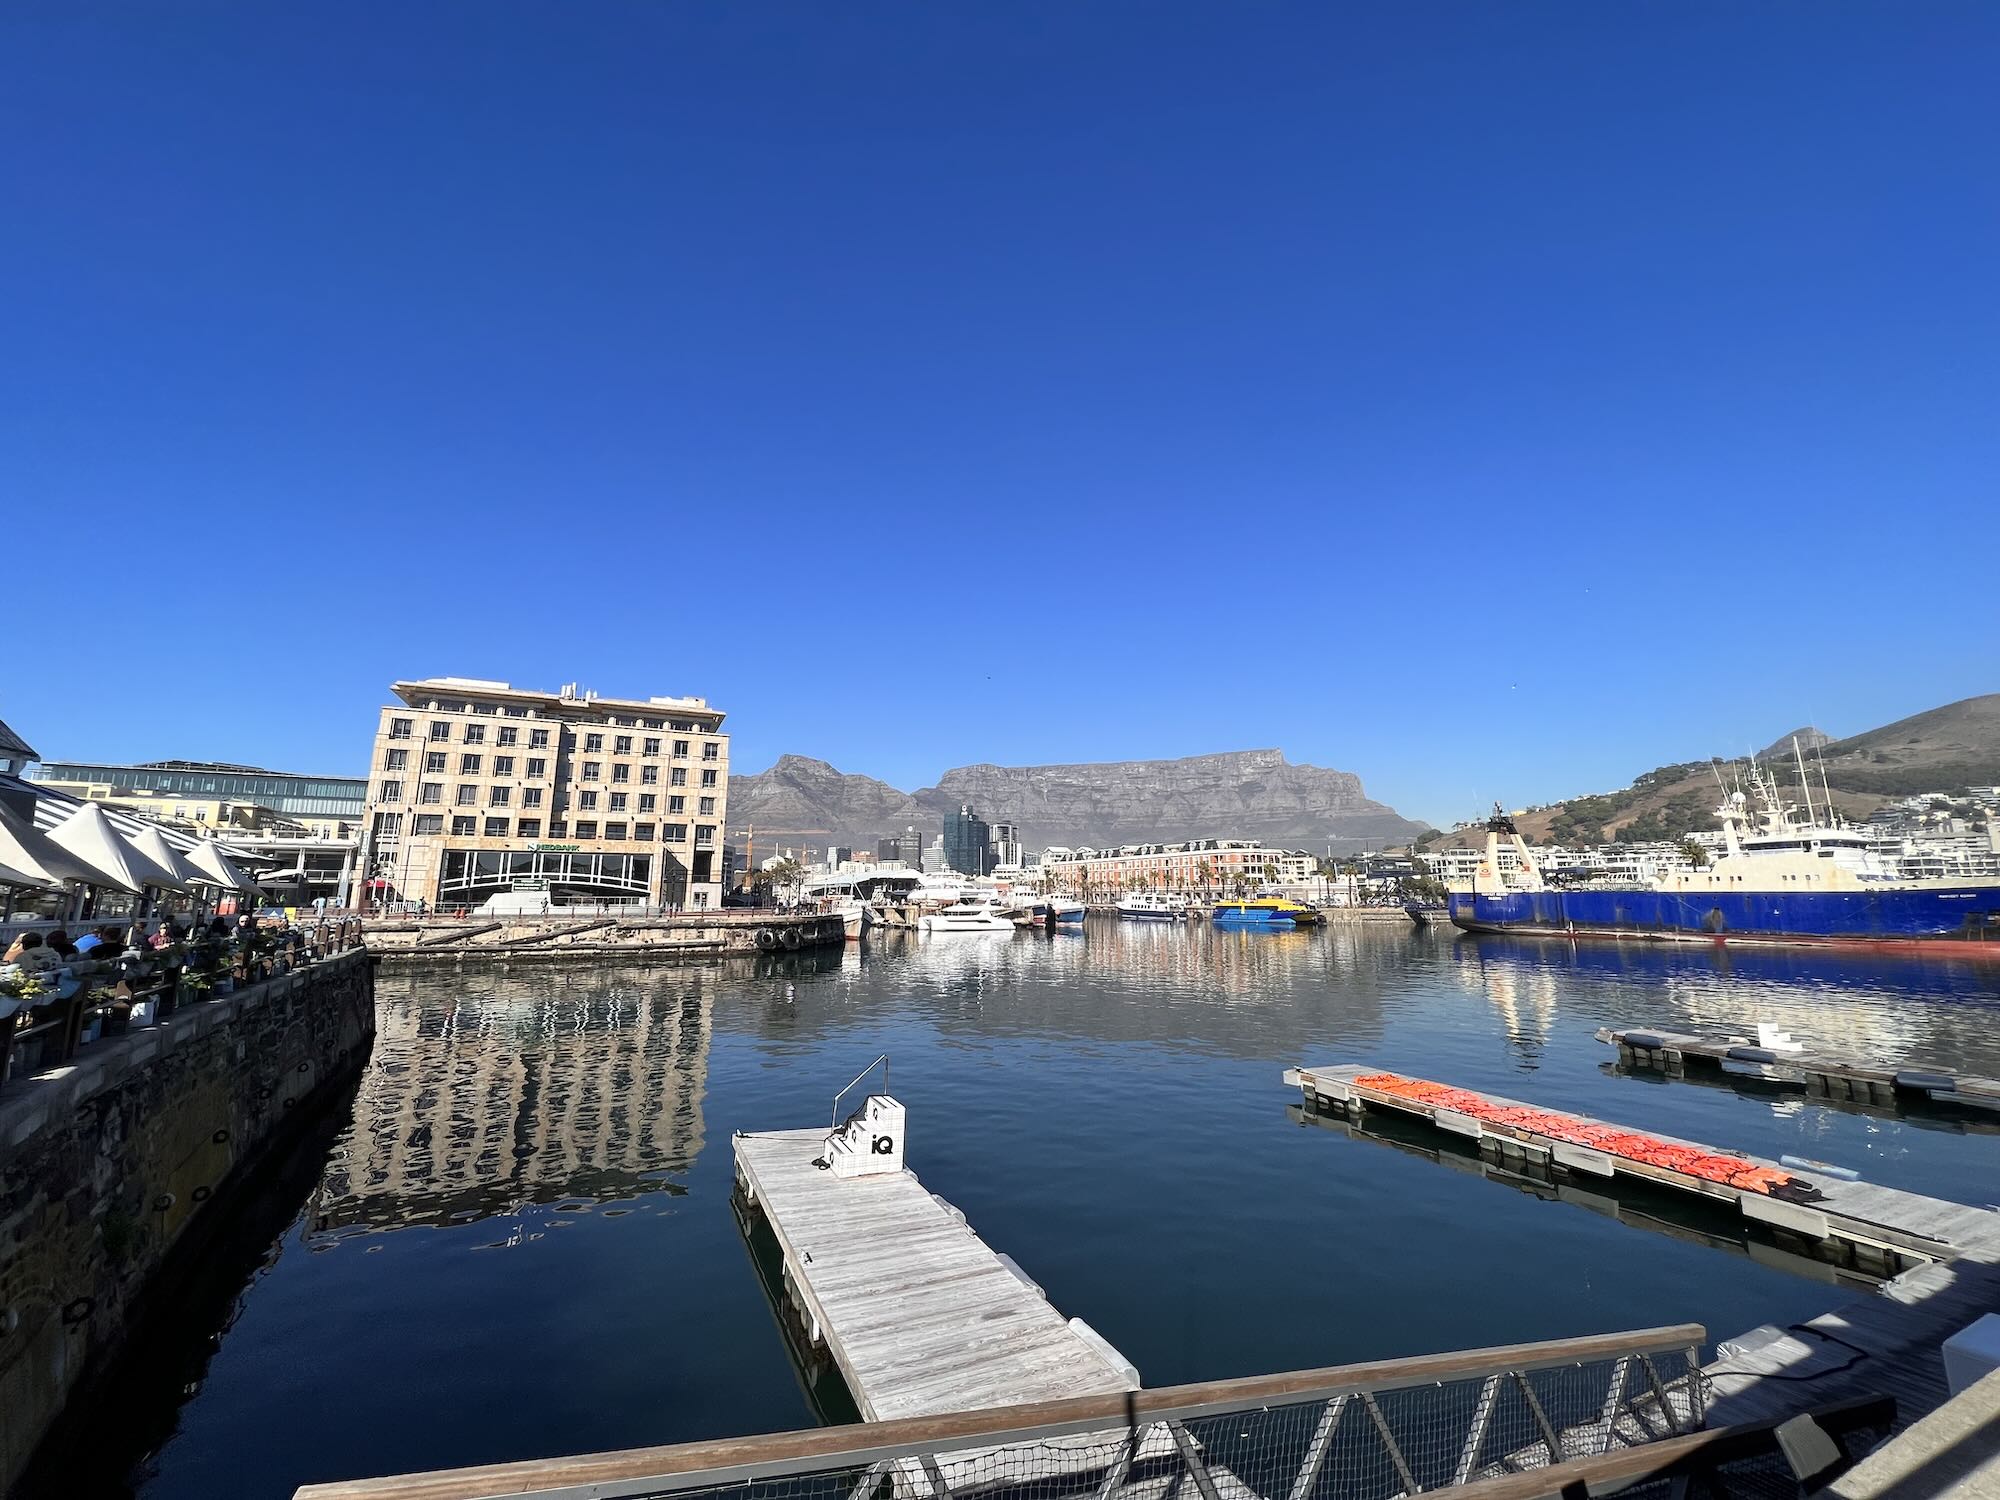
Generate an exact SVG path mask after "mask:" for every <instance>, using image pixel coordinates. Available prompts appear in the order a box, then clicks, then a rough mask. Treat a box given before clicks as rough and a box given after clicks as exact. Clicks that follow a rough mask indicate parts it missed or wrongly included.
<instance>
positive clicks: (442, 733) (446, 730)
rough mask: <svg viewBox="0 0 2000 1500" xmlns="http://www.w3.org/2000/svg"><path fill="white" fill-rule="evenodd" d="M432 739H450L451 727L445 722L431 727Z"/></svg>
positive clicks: (440, 721) (439, 722) (441, 721)
mask: <svg viewBox="0 0 2000 1500" xmlns="http://www.w3.org/2000/svg"><path fill="white" fill-rule="evenodd" d="M431 738H432V739H434V740H448V739H450V738H451V725H449V724H447V723H445V722H444V721H443V720H439V721H438V722H437V723H435V724H433V725H431Z"/></svg>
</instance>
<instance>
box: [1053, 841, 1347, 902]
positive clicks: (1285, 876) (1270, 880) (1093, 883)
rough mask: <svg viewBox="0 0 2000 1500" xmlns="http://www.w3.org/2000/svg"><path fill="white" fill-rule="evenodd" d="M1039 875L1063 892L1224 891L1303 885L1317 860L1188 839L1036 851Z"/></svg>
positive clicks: (1256, 845) (1250, 844)
mask: <svg viewBox="0 0 2000 1500" xmlns="http://www.w3.org/2000/svg"><path fill="white" fill-rule="evenodd" d="M1041 869H1042V874H1043V877H1044V878H1045V879H1046V880H1047V881H1048V882H1049V884H1050V886H1051V888H1052V889H1054V890H1056V891H1060V892H1062V893H1064V894H1067V895H1082V894H1084V893H1086V892H1105V893H1113V892H1118V891H1138V890H1178V891H1194V890H1200V891H1207V890H1214V891H1229V890H1234V889H1237V888H1238V887H1239V886H1242V885H1249V886H1259V885H1284V886H1296V885H1303V884H1304V883H1305V882H1307V881H1309V880H1311V879H1312V878H1313V877H1314V876H1315V875H1317V874H1318V873H1319V861H1318V860H1316V859H1314V858H1313V856H1312V855H1310V854H1307V853H1305V852H1304V851H1302V850H1297V849H1266V848H1265V847H1264V845H1263V843H1262V841H1260V840H1258V839H1190V840H1188V841H1187V842H1186V843H1181V844H1127V845H1125V846H1123V847H1122V848H1118V849H1104V850H1098V849H1064V848H1061V847H1055V848H1050V849H1046V850H1044V851H1043V852H1042V863H1041Z"/></svg>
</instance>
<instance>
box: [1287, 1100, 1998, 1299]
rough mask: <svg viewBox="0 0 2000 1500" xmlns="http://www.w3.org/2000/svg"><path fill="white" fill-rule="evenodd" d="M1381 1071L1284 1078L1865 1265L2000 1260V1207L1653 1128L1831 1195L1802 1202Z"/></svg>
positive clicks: (1585, 1118) (1575, 1117)
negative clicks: (1402, 1089) (1651, 1188)
mask: <svg viewBox="0 0 2000 1500" xmlns="http://www.w3.org/2000/svg"><path fill="white" fill-rule="evenodd" d="M1379 1071H1381V1070H1380V1069H1376V1068H1368V1067H1358V1066H1353V1065H1341V1066H1337V1067H1322V1068H1299V1069H1295V1070H1293V1071H1291V1072H1288V1073H1286V1074H1285V1081H1286V1082H1287V1083H1289V1084H1292V1085H1294V1086H1296V1087H1298V1088H1300V1089H1301V1090H1302V1091H1303V1092H1304V1094H1305V1100H1306V1103H1307V1104H1308V1105H1311V1106H1315V1107H1318V1106H1320V1105H1322V1104H1331V1105H1335V1106H1338V1107H1340V1108H1341V1109H1343V1110H1346V1111H1347V1112H1348V1113H1354V1112H1356V1110H1357V1107H1360V1108H1379V1109H1390V1110H1397V1111H1400V1112H1401V1113H1404V1114H1407V1115H1412V1116H1415V1117H1417V1118H1419V1119H1425V1120H1428V1121H1429V1122H1430V1123H1431V1124H1432V1125H1434V1126H1436V1127H1437V1128H1438V1129H1440V1130H1446V1131H1450V1132H1452V1133H1453V1134H1456V1135H1462V1136H1467V1137H1469V1138H1471V1139H1472V1140H1474V1141H1476V1142H1477V1143H1478V1146H1479V1149H1480V1150H1481V1151H1482V1152H1486V1151H1491V1152H1493V1153H1495V1154H1496V1155H1498V1156H1500V1157H1502V1158H1503V1159H1505V1158H1509V1157H1513V1158H1517V1159H1522V1160H1525V1161H1527V1162H1529V1163H1532V1164H1535V1165H1537V1166H1543V1167H1546V1168H1548V1169H1549V1170H1551V1171H1555V1172H1567V1173H1572V1174H1582V1175H1585V1176H1595V1177H1600V1178H1609V1177H1620V1176H1623V1177H1631V1178H1637V1179H1644V1180H1645V1181H1647V1182H1650V1183H1653V1184H1655V1185H1657V1186H1662V1187H1668V1188H1673V1189H1676V1190H1678V1191H1681V1192H1685V1193H1689V1194H1693V1195H1696V1196H1699V1197H1702V1198H1707V1199H1711V1200H1714V1201H1716V1202H1719V1203H1725V1204H1734V1205H1735V1206H1736V1207H1737V1209H1738V1210H1739V1211H1740V1212H1741V1213H1742V1214H1743V1216H1744V1217H1745V1218H1746V1219H1749V1220H1752V1221H1753V1222H1755V1223H1758V1224H1760V1225H1763V1226H1765V1227H1767V1228H1769V1229H1772V1230H1774V1231H1778V1232H1781V1233H1782V1234H1785V1235H1789V1236H1792V1237H1795V1238H1796V1239H1799V1240H1803V1241H1806V1242H1808V1243H1811V1244H1813V1245H1815V1246H1816V1247H1818V1250H1819V1253H1820V1255H1821V1258H1824V1259H1829V1260H1833V1261H1835V1262H1836V1263H1838V1264H1841V1265H1843V1266H1846V1267H1848V1268H1850V1269H1853V1270H1856V1271H1859V1272H1860V1273H1861V1274H1863V1275H1872V1276H1881V1277H1887V1276H1891V1275H1894V1274H1896V1273H1897V1272H1900V1271H1903V1270H1906V1269H1908V1268H1909V1267H1911V1266H1913V1265H1919V1264H1922V1263H1924V1262H1926V1261H1949V1260H1956V1259H1958V1258H1959V1257H1961V1256H1964V1255H1975V1256H1979V1257H1981V1258H1990V1259H1995V1260H2000V1213H1995V1212H1994V1211H1993V1210H1991V1209H1985V1208H1972V1207H1968V1206H1967V1205H1965V1204H1962V1203H1947V1202H1944V1201H1942V1200H1940V1199H1937V1198H1926V1197H1923V1196H1921V1195H1920V1194H1917V1193H1906V1192H1902V1191H1900V1190H1899V1189H1896V1188H1887V1187H1878V1186H1877V1185H1875V1184H1874V1183H1867V1182H1845V1181H1841V1180H1840V1179H1838V1178H1834V1177H1830V1176H1824V1175H1822V1176H1817V1177H1816V1176H1814V1175H1813V1173H1812V1172H1811V1171H1810V1170H1808V1169H1798V1170H1795V1169H1793V1168H1789V1167H1783V1166H1780V1165H1779V1164H1778V1163H1776V1162H1770V1161H1764V1160H1762V1159H1760V1158H1757V1157H1753V1156H1746V1155H1745V1154H1744V1153H1742V1152H1739V1151H1724V1150H1722V1149H1721V1148H1720V1147H1716V1146H1709V1145H1704V1144H1702V1143H1700V1142H1698V1141H1685V1140H1680V1139H1678V1138H1676V1137H1674V1136H1667V1135H1659V1134H1657V1133H1655V1132H1650V1131H1648V1132H1644V1133H1645V1134H1647V1135H1649V1136H1651V1138H1652V1139H1653V1140H1656V1141H1659V1142H1662V1143H1664V1144H1666V1145H1668V1146H1674V1147H1684V1148H1687V1149H1690V1150H1693V1151H1698V1152H1703V1153H1707V1154H1709V1155H1716V1156H1734V1157H1738V1158H1741V1159H1742V1160H1745V1161H1747V1162H1750V1163H1751V1164H1752V1165H1753V1166H1756V1167H1760V1168H1764V1169H1766V1170H1768V1171H1771V1172H1776V1173H1781V1174H1785V1175H1789V1176H1796V1177H1802V1178H1804V1179H1806V1180H1807V1181H1809V1182H1811V1183H1812V1184H1813V1186H1814V1187H1816V1188H1817V1189H1819V1191H1820V1193H1821V1195H1822V1196H1821V1197H1820V1198H1819V1199H1817V1200H1816V1201H1813V1202H1810V1203H1794V1202H1790V1201H1787V1200H1785V1199H1782V1198H1774V1197H1772V1196H1770V1195H1769V1194H1766V1193H1761V1192H1756V1191H1752V1190H1749V1189H1744V1188H1738V1187H1733V1186H1731V1185H1729V1184H1728V1183H1723V1182H1715V1181H1711V1180H1709V1179H1707V1178H1703V1177H1697V1176H1694V1175H1692V1174H1690V1173H1687V1172H1683V1171H1678V1170H1676V1169H1674V1168H1672V1167H1668V1166H1662V1165H1659V1164H1657V1163H1654V1162H1646V1161H1638V1160H1634V1159H1632V1158H1630V1157H1625V1156H1619V1155H1614V1154H1612V1153H1610V1152H1606V1151H1600V1150H1593V1149H1591V1148H1589V1147H1586V1146H1580V1145H1575V1144H1572V1143H1571V1142H1568V1141H1564V1140H1559V1139H1556V1138H1554V1137H1552V1136H1548V1135H1544V1134H1542V1133H1540V1132H1538V1131H1535V1130H1532V1129H1528V1128H1524V1127H1520V1126H1513V1125H1503V1124H1498V1123H1495V1122H1493V1121H1489V1120H1483V1119H1480V1118H1478V1117H1476V1116H1473V1115H1467V1114H1461V1113H1458V1112H1457V1111H1454V1110H1450V1109H1445V1108H1441V1107H1439V1106H1436V1105H1432V1104H1426V1103H1424V1102H1423V1101H1421V1100H1416V1099H1410V1098H1406V1097H1404V1096H1402V1095H1399V1094H1393V1093H1388V1092H1385V1091H1383V1090H1381V1089H1375V1088H1370V1087H1368V1086H1367V1085H1366V1084H1362V1083H1358V1082H1357V1081H1356V1080H1357V1079H1359V1078H1362V1077H1365V1076H1367V1075H1368V1074H1371V1073H1376V1072H1379ZM1399 1076H1407V1075H1399ZM1463 1092H1465V1093H1468V1094H1472V1095H1474V1096H1476V1097H1477V1098H1479V1099H1480V1100H1481V1101H1483V1102H1484V1103H1486V1104H1489V1105H1494V1106H1498V1107H1501V1108H1517V1109H1539V1108H1540V1106H1538V1105H1531V1104H1525V1103H1523V1101H1521V1100H1518V1099H1508V1098H1504V1097H1502V1096H1500V1095H1498V1094H1487V1093H1482V1092H1480V1091H1479V1090H1476V1089H1467V1090H1464V1091H1463ZM1547 1113H1550V1114H1561V1115H1563V1116H1564V1117H1565V1118H1566V1119H1568V1120H1572V1121H1575V1122H1577V1123H1578V1124H1582V1125H1598V1126H1608V1127H1609V1128H1611V1129H1627V1128H1629V1127H1622V1126H1614V1125H1610V1123H1609V1122H1608V1121H1604V1120H1598V1119H1594V1118H1592V1117H1591V1116H1589V1115H1579V1114H1575V1113H1573V1112H1570V1111H1553V1110H1552V1111H1547Z"/></svg>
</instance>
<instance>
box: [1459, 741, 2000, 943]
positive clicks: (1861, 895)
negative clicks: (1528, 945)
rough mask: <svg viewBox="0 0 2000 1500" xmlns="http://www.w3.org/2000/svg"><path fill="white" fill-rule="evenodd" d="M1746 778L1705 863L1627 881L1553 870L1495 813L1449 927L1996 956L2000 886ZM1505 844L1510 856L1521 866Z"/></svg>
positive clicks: (1728, 804) (1758, 775)
mask: <svg viewBox="0 0 2000 1500" xmlns="http://www.w3.org/2000/svg"><path fill="white" fill-rule="evenodd" d="M1801 780H1802V781H1803V766H1801ZM1749 782H1750V792H1749V794H1748V795H1746V793H1745V792H1744V791H1743V790H1742V788H1741V787H1740V786H1739V788H1738V789H1737V790H1736V791H1734V792H1730V793H1725V795H1724V797H1723V801H1722V805H1721V807H1720V808H1718V809H1717V816H1718V817H1719V818H1720V819H1721V824H1722V848H1721V850H1720V851H1719V852H1718V853H1717V854H1716V855H1715V856H1714V858H1713V859H1712V860H1710V861H1709V862H1708V863H1707V864H1705V865H1702V866H1699V867H1696V868H1691V869H1687V868H1680V869H1672V870H1667V871H1663V872H1661V873H1659V874H1657V875H1655V876H1652V877H1651V878H1649V879H1643V880H1640V881H1637V882H1631V881H1627V882H1624V883H1619V884H1605V883H1600V882H1597V881H1589V880H1586V881H1582V882H1578V883H1574V884H1572V883H1567V882H1565V881H1563V880H1561V879H1559V878H1554V877H1552V876H1550V875H1545V874H1544V872H1543V871H1542V869H1541V867H1540V865H1539V864H1538V863H1537V861H1536V860H1535V857H1534V853H1533V851H1532V850H1531V849H1530V848H1529V846H1528V843H1527V841H1526V840H1525V839H1523V838H1522V837H1521V835H1520V832H1519V830H1518V829H1516V828H1515V826H1514V823H1513V820H1512V819H1510V818H1508V817H1507V816H1506V815H1505V814H1504V813H1502V812H1500V811H1499V810H1498V809H1497V808H1496V809H1495V812H1494V816H1493V819H1492V820H1491V821H1490V822H1489V823H1488V824H1487V831H1486V856H1485V858H1484V859H1483V860H1482V861H1481V863H1480V865H1479V868H1478V870H1477V872H1476V873H1475V874H1474V876H1473V880H1472V883H1471V886H1470V887H1469V888H1463V889H1456V890H1454V891H1453V892H1452V893H1451V920H1452V921H1453V922H1454V923H1456V924H1457V925H1458V926H1460V927H1462V928H1465V929H1466V930H1468V931H1471V932H1509V933H1525V934H1539V935H1546V936H1556V937H1617V938H1649V939H1666V940H1672V941H1679V942H1706V943H1725V944H1727V943H1799V944H1823V945H1841V946H1866V947H1870V948H1896V947H1921V948H1923V949H1924V950H1925V951H1926V952H1937V951H1946V952H1954V953H1974V954H1979V955H1982V956H1986V957H1992V958H1996V959H2000V880H1994V879H1990V878H1983V877H1981V878H1972V877H1968V878H1962V879H1953V878H1950V877H1945V878H1938V877H1935V876H1913V875H1908V874H1905V873H1903V872H1902V870H1901V869H1900V867H1899V866H1898V864H1897V862H1896V860H1895V859H1894V857H1893V856H1888V855H1884V854H1881V853H1879V852H1878V851H1877V850H1876V847H1875V842H1874V840H1872V839H1871V838H1870V837H1869V836H1868V834H1866V833H1864V832H1863V831H1862V830H1860V829H1856V828H1853V827H1850V826H1848V825H1846V824H1844V823H1842V822H1840V821H1839V820H1838V819H1837V818H1835V817H1833V816H1832V815H1831V813H1830V812H1829V814H1828V816H1827V817H1826V819H1825V820H1824V821H1822V820H1820V819H1818V818H1816V817H1815V816H1814V814H1813V811H1812V809H1811V808H1810V806H1808V807H1807V809H1806V811H1805V812H1804V813H1803V814H1801V812H1800V810H1799V809H1798V808H1797V807H1796V806H1795V805H1794V804H1792V803H1790V802H1788V801H1786V800H1784V799H1783V798H1782V797H1781V796H1779V794H1778V792H1777V788H1776V786H1775V784H1774V783H1773V782H1772V781H1771V780H1770V779H1769V778H1768V777H1767V776H1766V775H1765V774H1764V773H1763V772H1762V770H1761V769H1760V768H1758V767H1757V766H1755V765H1754V764H1753V765H1752V766H1751V767H1750V770H1749ZM1808 796H1810V794H1808ZM1753 798H1754V799H1755V804H1756V807H1757V812H1756V814H1755V815H1754V816H1753V815H1752V813H1751V811H1750V807H1751V801H1752V799H1753ZM1503 847H1505V848H1511V850H1512V851H1513V856H1514V857H1513V860H1512V865H1513V868H1511V869H1509V868H1507V864H1508V861H1505V860H1503V859H1502V856H1501V851H1502V849H1503Z"/></svg>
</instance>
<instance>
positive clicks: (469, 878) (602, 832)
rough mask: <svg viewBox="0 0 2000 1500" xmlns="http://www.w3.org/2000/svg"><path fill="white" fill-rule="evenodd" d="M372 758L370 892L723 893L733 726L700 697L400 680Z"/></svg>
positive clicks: (570, 898)
mask: <svg viewBox="0 0 2000 1500" xmlns="http://www.w3.org/2000/svg"><path fill="white" fill-rule="evenodd" d="M391 691H393V692H394V694H395V696H396V700H397V701H396V702H394V703H392V704H390V705H388V706H387V707H385V708H384V709H383V710H382V720H381V724H380V726H379V727H378V729H377V731H376V734H375V749H374V754H373V756H372V758H371V760H370V761H369V780H368V817H367V822H366V825H365V827H366V836H367V839H368V850H367V853H368V858H367V867H368V869H369V872H370V877H371V885H370V888H369V891H368V895H369V896H370V898H371V899H373V900H378V901H380V900H389V901H405V902H410V901H423V902H425V903H427V904H428V905H429V906H431V907H432V908H436V907H441V906H442V907H451V906H477V905H478V904H479V903H481V902H483V901H485V900H486V899H487V898H488V897H489V896H496V895H503V894H507V893H510V892H517V891H518V892H546V893H547V894H548V895H549V897H550V899H551V900H552V901H555V902H557V903H560V904H575V903H578V902H592V901H638V902H645V903H648V904H650V905H654V906H664V905H674V906H681V907H686V908H688V909H691V910H692V909H699V908H703V907H717V906H720V905H721V904H722V830H723V828H724V827H725V826H726V820H727V817H728V807H729V737H728V736H727V735H725V734H724V733H723V732H722V714H721V713H720V712H718V711H717V710H715V709H712V708H710V707H709V706H708V704H707V702H706V701H705V700H703V699H701V698H643V699H641V698H603V697H599V696H598V695H597V694H596V693H588V692H580V691H579V690H578V689H577V688H576V686H575V685H574V684H572V685H570V686H568V687H565V688H563V689H562V690H561V691H560V692H555V693H536V692H528V691H525V690H522V689H519V688H515V687H511V686H509V685H508V684H507V683H504V682H487V681H483V680H481V679H478V678H471V677H429V678H425V679H424V680H423V681H421V682H398V683H396V684H395V685H394V687H393V688H392V689H391Z"/></svg>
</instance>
